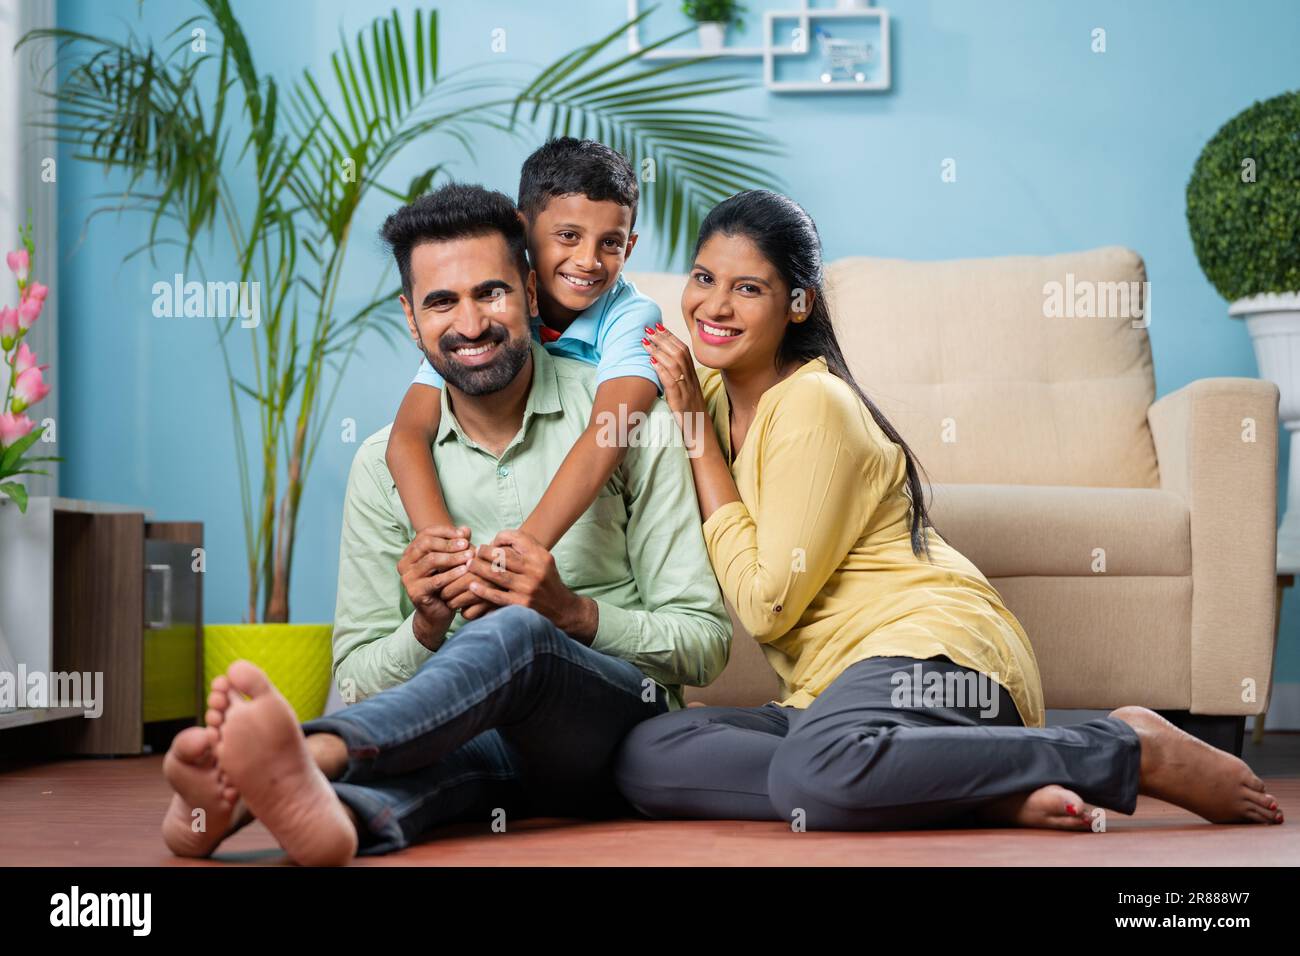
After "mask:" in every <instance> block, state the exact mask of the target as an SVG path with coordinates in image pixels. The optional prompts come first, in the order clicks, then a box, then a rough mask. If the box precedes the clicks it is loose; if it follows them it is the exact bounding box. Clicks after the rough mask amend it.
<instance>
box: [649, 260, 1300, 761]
mask: <svg viewBox="0 0 1300 956" xmlns="http://www.w3.org/2000/svg"><path fill="white" fill-rule="evenodd" d="M629 278H630V279H631V280H632V281H633V282H634V283H635V284H636V285H637V287H638V288H639V289H640V290H641V291H642V292H644V293H645V294H647V295H649V296H651V297H652V298H654V299H655V300H656V301H657V302H658V303H659V305H660V307H661V309H662V310H663V314H664V321H665V324H666V325H667V326H668V327H669V328H670V329H672V330H673V331H674V332H676V333H677V334H678V335H681V336H683V337H684V336H685V334H686V331H685V324H684V322H683V320H682V316H681V307H680V299H681V290H682V287H683V285H684V283H685V276H684V275H674V274H664V273H636V272H632V273H630V274H629ZM1145 282H1146V271H1145V267H1144V265H1143V262H1142V260H1141V258H1140V257H1139V256H1138V255H1137V254H1136V253H1134V252H1132V251H1130V250H1127V249H1122V248H1117V247H1108V248H1103V249H1096V250H1092V251H1089V252H1081V253H1072V254H1067V255H1058V256H1046V257H1014V258H1011V257H1009V258H997V259H971V260H960V261H950V262H907V261H901V260H891V259H869V258H850V259H841V260H839V261H837V262H834V263H832V264H831V265H829V266H828V268H827V283H828V299H829V302H830V306H831V310H832V315H833V316H834V320H835V324H836V328H837V329H838V331H839V335H840V338H841V342H842V343H843V346H844V350H845V353H846V354H847V356H848V359H849V362H850V364H851V365H852V367H853V370H854V372H855V374H856V375H857V376H858V381H859V382H860V383H861V385H862V386H863V388H864V389H865V390H866V392H867V394H868V395H870V396H871V397H872V399H873V400H874V401H875V402H876V403H877V404H878V405H879V407H880V408H881V410H882V411H883V412H884V413H885V415H886V416H888V418H889V419H890V421H892V422H893V423H894V425H895V426H896V427H897V428H898V430H899V432H900V433H901V434H902V435H903V437H904V438H906V439H907V441H908V443H909V444H910V445H911V446H912V448H913V450H914V451H915V452H916V453H917V455H918V457H919V458H920V461H921V464H922V466H923V467H924V468H925V470H926V471H927V473H928V474H929V477H930V480H931V482H932V487H933V503H932V505H931V515H932V519H933V521H934V525H935V527H936V529H937V530H938V531H939V533H940V534H942V535H943V536H944V538H945V539H946V540H947V541H948V542H949V543H951V544H952V545H953V546H954V547H955V548H957V549H958V550H959V551H961V552H962V553H963V554H965V555H966V556H967V557H969V558H970V559H971V560H972V561H973V562H974V563H975V564H976V565H977V566H978V567H979V568H980V569H981V570H982V571H983V572H984V574H985V575H986V576H987V577H988V578H989V580H990V581H991V582H992V584H993V586H994V587H995V588H997V589H998V591H999V593H1001V595H1002V597H1003V599H1004V600H1005V601H1006V603H1007V605H1008V607H1010V608H1011V610H1012V611H1013V612H1014V613H1015V614H1016V615H1017V617H1018V618H1019V619H1020V621H1021V622H1022V624H1023V625H1024V627H1025V630H1026V632H1027V633H1028V635H1029V637H1030V640H1031V641H1032V642H1033V646H1034V651H1035V653H1036V654H1037V657H1038V662H1039V667H1040V669H1041V672H1042V678H1043V691H1044V694H1045V697H1046V702H1047V706H1048V707H1051V708H1111V707H1115V706H1118V705H1121V704H1134V703H1136V704H1142V705H1145V706H1148V707H1151V708H1153V709H1157V710H1160V711H1161V712H1164V713H1166V714H1167V716H1169V717H1170V718H1171V719H1174V720H1175V721H1176V722H1179V723H1180V724H1182V725H1183V726H1185V727H1187V728H1188V729H1189V730H1191V731H1192V732H1194V733H1197V734H1198V735H1199V736H1201V737H1203V738H1204V739H1207V740H1210V742H1212V743H1215V744H1216V745H1217V746H1220V747H1223V748H1224V749H1227V750H1232V751H1234V752H1240V746H1241V732H1242V728H1243V726H1244V721H1245V715H1248V714H1258V713H1260V712H1261V711H1262V710H1264V708H1265V707H1266V705H1267V698H1268V694H1269V689H1270V683H1271V678H1272V664H1273V641H1274V626H1273V624H1274V601H1275V600H1276V598H1275V561H1276V558H1275V553H1276V551H1275V548H1276V501H1277V493H1276V480H1277V408H1278V389H1277V387H1276V386H1275V385H1273V384H1271V383H1269V382H1264V381H1261V380H1258V379H1251V378H1210V379H1202V380H1200V381H1196V382H1193V383H1191V384H1190V385H1187V386H1184V387H1183V388H1180V389H1178V390H1177V391H1174V392H1172V393H1170V394H1168V395H1166V396H1165V397H1163V398H1161V399H1160V400H1159V401H1153V400H1154V398H1155V379H1154V374H1153V369H1152V363H1151V346H1150V341H1149V339H1148V333H1147V325H1148V323H1149V322H1167V323H1169V324H1170V326H1175V325H1176V323H1177V322H1178V321H1179V319H1180V318H1181V317H1180V316H1178V315H1172V314H1168V313H1165V314H1163V315H1162V314H1161V313H1160V312H1159V311H1158V309H1159V307H1158V305H1157V308H1156V310H1155V311H1151V312H1149V314H1147V306H1148V304H1149V303H1150V301H1151V298H1150V295H1149V289H1148V287H1147V286H1146V285H1145ZM1126 298H1127V299H1128V301H1127V302H1126V301H1125V299H1126ZM1090 300H1091V301H1090ZM1156 301H1157V303H1158V301H1159V295H1158V293H1157V295H1156ZM1224 321H1225V322H1226V321H1227V320H1226V319H1224ZM1163 334H1165V335H1166V336H1168V337H1170V338H1173V339H1177V337H1178V336H1179V330H1178V329H1177V328H1176V327H1173V328H1168V329H1165V331H1164V333H1163ZM732 620H733V624H735V623H736V622H735V617H734V615H733V618H732ZM780 693H781V688H780V683H779V680H778V679H777V678H776V676H775V674H773V672H772V671H771V669H770V668H769V667H768V666H767V664H766V662H765V661H764V660H763V657H762V654H761V652H760V651H759V649H758V646H757V644H755V643H754V641H753V640H752V639H750V638H749V637H748V636H747V635H746V634H745V633H744V632H743V630H742V629H741V628H740V626H739V625H738V624H736V640H735V641H734V643H733V649H732V652H731V661H730V663H729V665H728V667H727V670H726V672H725V673H724V674H723V676H722V677H721V678H720V679H719V680H717V681H715V682H714V683H713V684H712V685H710V686H709V687H707V688H698V689H691V690H690V692H689V694H688V698H689V699H691V700H695V701H702V702H705V703H711V704H723V703H725V704H745V705H754V704H761V703H763V702H764V701H766V700H770V699H773V698H775V697H777V696H778V695H779V694H780Z"/></svg>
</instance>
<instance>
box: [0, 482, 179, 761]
mask: <svg viewBox="0 0 1300 956" xmlns="http://www.w3.org/2000/svg"><path fill="white" fill-rule="evenodd" d="M41 501H42V499H33V500H32V503H33V505H36V504H37V503H38V502H41ZM43 501H44V502H48V507H44V506H37V507H33V508H30V509H29V514H28V515H25V516H22V519H23V520H24V521H26V520H27V519H29V518H30V519H32V521H34V522H36V523H37V524H36V525H35V526H27V527H25V528H24V534H25V535H26V536H27V538H28V542H27V543H28V546H29V547H28V549H27V550H26V551H25V552H24V560H25V562H27V564H28V565H30V564H32V562H33V556H34V555H40V554H42V553H43V552H42V548H41V544H40V541H39V539H40V538H41V537H42V536H43V535H44V534H48V536H49V555H48V560H49V561H50V569H49V582H50V584H49V588H50V591H49V600H48V606H49V613H48V619H49V623H48V647H49V653H48V658H47V660H48V663H44V664H40V663H31V662H39V661H40V658H41V654H40V651H41V633H40V632H41V630H42V620H43V619H42V617H41V615H40V614H39V613H29V614H26V615H25V616H23V623H22V624H21V626H22V627H23V628H24V630H23V632H22V638H21V640H14V639H13V638H11V641H10V642H11V644H13V645H14V646H15V654H17V655H18V656H19V659H20V661H24V655H25V656H26V661H24V663H26V664H27V666H28V668H30V669H31V670H38V669H44V670H47V671H48V672H50V673H60V674H81V675H92V676H91V678H90V680H88V681H87V683H88V685H89V683H90V681H94V682H95V684H96V686H98V687H99V688H100V689H99V693H98V695H97V696H98V698H99V699H98V700H97V701H96V705H95V709H96V710H97V711H99V713H98V716H86V709H85V708H83V707H71V708H69V707H48V708H44V710H45V713H43V714H41V713H35V712H32V711H31V709H29V712H28V713H24V712H23V711H22V710H19V711H13V712H10V713H8V714H0V754H3V753H7V752H18V753H23V754H33V753H36V754H42V755H46V756H55V755H62V754H138V753H141V752H143V751H144V750H145V748H146V744H147V743H148V742H149V740H150V738H151V736H155V737H161V738H163V739H164V740H165V739H169V738H170V734H171V733H174V732H175V730H176V729H178V728H179V727H180V726H185V725H187V724H192V723H195V722H196V721H197V720H199V719H200V718H201V716H202V713H203V701H204V696H205V695H204V688H203V686H202V683H203V627H202V620H203V616H202V610H203V604H202V601H203V573H202V570H201V569H202V563H201V561H197V560H195V558H196V557H197V549H201V548H202V547H203V526H202V524H200V523H197V522H177V521H151V520H149V514H148V513H147V512H146V511H144V510H142V509H141V510H131V509H129V508H122V507H121V506H105V505H98V504H96V503H93V502H76V501H69V500H68V499H61V498H52V499H43ZM12 517H13V516H8V518H9V520H12ZM42 523H47V524H48V529H47V528H45V527H44V526H43V525H42ZM40 560H44V559H43V558H38V559H37V560H36V564H37V567H35V568H32V567H28V568H27V573H29V574H34V578H33V579H34V580H37V581H39V580H41V579H42V578H43V569H42V568H41V567H40V566H39V565H40ZM0 573H3V572H0ZM43 599H44V595H42V594H34V595H33V596H32V604H33V605H35V606H39V605H41V604H42V603H43ZM38 611H39V607H38ZM12 617H13V615H10V618H11V619H12ZM13 627H14V625H13V624H12V623H11V622H7V623H6V625H5V630H6V633H10V632H11V631H12V630H13ZM101 681H102V684H100V683H99V682H101ZM59 703H64V702H59ZM151 731H161V733H152V734H151Z"/></svg>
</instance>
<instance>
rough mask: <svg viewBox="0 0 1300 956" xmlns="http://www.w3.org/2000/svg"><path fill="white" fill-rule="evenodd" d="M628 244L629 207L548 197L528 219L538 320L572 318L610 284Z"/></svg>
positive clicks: (560, 323)
mask: <svg viewBox="0 0 1300 956" xmlns="http://www.w3.org/2000/svg"><path fill="white" fill-rule="evenodd" d="M634 245H636V234H635V233H634V232H632V210H631V209H630V208H629V207H627V206H623V205H620V204H619V203H617V202H614V201H613V200H600V201H596V200H591V199H588V198H587V197H586V196H584V195H582V194H581V193H573V194H570V195H568V196H557V197H555V198H554V199H552V200H551V201H550V202H548V203H547V204H546V205H545V207H543V208H542V210H541V211H540V212H538V213H537V215H536V216H535V217H534V218H533V220H532V221H531V222H530V223H529V224H528V257H529V259H530V260H531V261H532V264H533V268H534V269H535V270H536V272H537V298H538V305H539V307H540V309H541V315H542V319H543V321H544V322H546V324H547V325H550V326H551V327H552V328H556V329H563V328H564V327H565V326H567V325H568V324H569V323H570V322H572V321H573V320H574V319H575V318H577V316H578V314H579V313H580V312H582V311H583V310H585V309H587V308H588V307H589V306H590V305H591V304H592V303H593V302H595V301H596V300H597V299H598V298H600V297H601V295H603V294H604V293H605V292H606V291H608V290H609V288H610V287H611V286H613V284H614V282H615V280H617V279H618V274H619V273H620V272H621V271H622V269H623V264H624V263H625V262H626V261H627V257H628V255H629V254H630V253H631V252H632V247H633V246H634Z"/></svg>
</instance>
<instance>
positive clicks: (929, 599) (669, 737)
mask: <svg viewBox="0 0 1300 956" xmlns="http://www.w3.org/2000/svg"><path fill="white" fill-rule="evenodd" d="M682 311H683V314H684V316H685V319H686V323H687V327H688V328H689V329H690V334H691V343H692V346H693V350H694V357H695V359H696V360H697V361H698V362H699V363H700V364H701V365H702V366H705V367H706V368H705V370H703V375H702V378H701V376H700V374H698V373H697V370H696V367H695V363H694V362H692V360H691V352H690V351H689V350H688V349H687V347H686V345H685V344H684V343H683V342H681V341H680V340H679V339H677V338H676V337H675V336H673V335H672V334H671V333H669V332H666V331H664V330H663V328H662V326H661V327H659V328H658V329H656V330H647V336H646V338H645V339H644V340H643V343H644V345H645V347H646V348H647V349H648V350H649V351H650V353H651V357H652V359H653V360H654V362H655V364H656V365H657V367H658V368H659V369H660V373H659V374H660V378H661V379H662V381H663V383H664V388H665V399H666V400H667V402H668V404H669V405H670V407H671V408H672V410H673V412H674V413H675V414H676V415H677V417H678V421H679V423H682V424H683V429H682V430H683V434H685V435H687V436H691V440H692V441H693V442H698V447H695V448H693V449H692V452H693V455H692V458H691V462H692V468H693V469H694V477H695V486H696V491H697V494H698V496H699V503H700V514H701V517H702V519H703V521H704V536H705V541H706V543H707V545H708V549H709V555H710V558H711V559H712V563H713V567H714V571H715V573H716V574H717V577H718V580H719V582H720V584H721V585H722V590H723V593H724V594H726V596H727V598H728V599H729V600H730V602H731V604H732V606H733V607H734V608H735V610H736V613H737V615H738V616H739V618H740V620H741V623H742V624H743V625H744V626H745V628H746V630H748V631H749V633H750V634H751V635H752V636H753V637H754V638H755V639H756V640H758V641H759V642H760V643H761V644H762V645H763V650H764V652H765V654H766V656H767V659H768V661H769V662H770V663H771V665H772V667H773V668H774V669H775V670H776V672H777V673H778V674H779V675H780V677H781V678H782V680H783V681H784V683H785V689H786V690H785V692H786V695H787V696H786V698H785V699H784V700H783V701H781V702H779V703H778V702H776V701H772V702H769V703H767V704H764V705H763V706H762V707H691V708H687V709H685V710H679V711H675V712H673V713H670V714H664V715H662V716H659V717H655V718H652V719H650V720H648V721H645V722H643V723H641V724H639V725H638V726H637V727H636V728H634V729H633V731H632V732H631V734H629V736H628V737H627V739H626V740H625V742H624V743H623V745H622V748H621V749H620V753H619V756H618V760H617V764H616V771H617V778H618V781H619V786H620V789H621V790H622V792H623V794H624V796H625V797H626V798H627V799H628V800H629V802H631V803H632V805H633V806H635V807H636V808H637V809H639V810H640V811H641V812H643V813H645V814H646V815H648V816H652V817H695V818H733V819H734V818H740V819H777V820H785V821H788V822H791V823H792V824H794V825H796V826H802V827H805V828H808V829H814V828H815V829H878V828H891V829H893V828H912V827H920V826H934V825H945V826H960V825H971V824H975V825H990V824H992V825H998V824H1005V825H1020V826H1035V827H1051V828H1059V829H1069V830H1089V829H1092V828H1093V819H1094V816H1095V810H1094V807H1095V806H1100V807H1105V808H1108V809H1112V810H1117V811H1119V812H1121V813H1126V814H1127V813H1132V812H1133V810H1134V809H1135V807H1136V804H1137V795H1138V794H1139V793H1144V794H1149V795H1151V796H1155V797H1159V798H1161V799H1164V800H1168V801H1170V802H1173V803H1176V804H1178V805H1180V806H1182V807H1185V808H1187V809H1189V810H1192V811H1194V812H1196V813H1198V814H1200V815H1201V816H1203V817H1205V818H1206V819H1209V820H1212V821H1214V822H1222V823H1248V822H1254V823H1270V822H1272V823H1280V822H1281V821H1282V813H1281V811H1280V810H1279V809H1278V806H1277V801H1276V800H1274V799H1273V797H1272V796H1271V795H1269V794H1268V793H1265V792H1264V785H1263V782H1262V781H1261V780H1260V779H1259V778H1258V777H1256V776H1255V775H1254V774H1253V773H1252V772H1251V770H1250V768H1249V767H1247V766H1246V764H1245V763H1244V762H1242V761H1241V760H1239V759H1238V758H1236V757H1234V756H1231V755H1230V754H1227V753H1225V752H1223V751H1221V750H1217V749H1215V748H1213V747H1210V746H1209V745H1208V744H1205V743H1203V742H1201V741H1199V740H1197V739H1195V738H1193V737H1191V736H1190V735H1188V734H1186V733H1184V732H1183V731H1181V730H1179V729H1178V728H1176V727H1174V726H1173V725H1172V724H1170V723H1169V722H1168V721H1166V720H1164V719H1163V718H1161V717H1160V716H1158V715H1157V714H1155V713H1153V712H1152V711H1150V710H1147V709H1145V708H1141V707H1121V708H1120V709H1118V710H1116V711H1114V712H1112V713H1111V714H1110V715H1109V716H1108V717H1105V718H1102V719H1097V720H1090V721H1087V722H1085V723H1081V724H1077V725H1075V726H1071V727H1057V728H1045V727H1044V719H1043V694H1042V688H1041V685H1040V682H1039V674H1038V665H1037V661H1036V660H1035V658H1034V652H1033V649H1032V648H1031V647H1030V644H1029V640H1028V638H1027V637H1026V636H1025V633H1024V631H1023V629H1022V628H1021V626H1020V624H1019V623H1018V622H1017V620H1016V618H1015V616H1014V615H1012V613H1011V612H1010V611H1009V610H1007V608H1006V607H1005V606H1004V605H1003V603H1002V600H1001V598H1000V597H999V595H998V593H997V591H996V590H994V589H993V587H992V586H991V585H990V584H989V582H988V581H987V579H985V577H984V576H983V575H982V574H981V573H980V572H979V570H978V569H976V567H975V566H974V565H973V564H971V563H970V561H968V560H967V559H966V558H965V557H963V556H962V555H961V554H959V553H958V552H957V551H955V550H954V549H953V548H952V547H950V546H949V545H948V544H947V542H945V541H944V540H943V538H942V537H940V536H939V534H938V533H937V532H936V531H935V529H934V528H933V527H931V526H930V525H929V521H928V516H927V512H926V507H925V502H924V496H923V494H922V487H921V480H920V474H919V472H920V469H919V466H918V464H917V461H916V458H915V456H914V455H913V454H912V452H911V450H910V449H909V448H908V446H907V444H906V442H904V441H903V439H902V438H900V437H899V435H898V433H897V432H896V431H895V430H894V429H893V427H892V426H891V425H890V424H889V422H888V421H887V420H886V419H885V417H884V415H882V414H881V412H880V411H879V409H877V408H876V407H875V405H874V404H873V403H872V402H871V401H870V399H868V398H867V396H866V395H865V394H864V393H863V391H862V389H861V388H859V386H858V385H857V383H856V382H855V381H854V379H853V376H852V374H851V373H850V372H849V369H848V366H847V364H846V362H845V360H844V355H843V353H842V351H841V349H840V346H839V343H838V342H837V340H836V337H835V332H834V329H833V328H832V325H831V317H830V312H829V310H828V308H827V303H826V297H825V293H824V290H823V285H822V258H821V244H820V239H819V237H818V234H817V229H816V226H815V225H814V224H813V222H812V220H811V219H810V218H809V216H808V214H807V213H806V212H804V210H803V209H802V208H800V207H799V206H798V205H797V204H796V203H794V202H793V201H791V200H790V199H787V198H786V197H784V196H780V195H778V194H776V193H772V192H768V191H766V190H753V191H749V192H744V193H740V194H738V195H735V196H733V197H731V198H730V199H728V200H726V201H724V202H723V203H721V204H720V205H718V206H717V207H716V208H714V209H713V211H712V212H710V213H709V215H708V217H707V218H706V219H705V221H704V223H703V225H702V226H701V230H700V236H699V239H698V241H697V243H696V247H695V264H694V266H693V268H692V270H691V274H690V276H689V278H688V279H687V284H686V289H685V291H684V292H683V293H682ZM705 414H708V415H710V416H711V418H712V422H713V425H714V427H713V428H712V429H710V428H688V427H686V425H687V422H686V418H687V416H693V417H692V419H691V423H698V422H701V421H705V419H704V417H703V416H704V415H705Z"/></svg>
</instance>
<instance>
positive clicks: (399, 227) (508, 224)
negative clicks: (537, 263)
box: [379, 183, 529, 299]
mask: <svg viewBox="0 0 1300 956" xmlns="http://www.w3.org/2000/svg"><path fill="white" fill-rule="evenodd" d="M494 232H495V233H498V234H500V236H501V238H503V239H504V240H505V241H506V245H507V246H509V248H510V258H512V259H513V260H514V262H515V265H516V266H517V267H518V269H519V277H520V279H522V280H524V281H525V282H527V281H528V271H529V266H528V240H527V237H526V236H525V234H524V224H523V223H522V222H520V221H519V216H518V214H517V212H516V211H515V204H514V203H512V202H511V201H510V197H509V196H507V195H505V194H504V193H499V192H497V191H496V190H493V189H485V188H484V187H482V186H477V185H473V184H470V183H449V184H447V185H446V186H442V187H440V188H438V189H435V190H434V191H433V192H431V193H425V194H424V195H423V196H421V197H420V198H419V199H417V200H415V202H413V203H411V204H410V205H409V206H403V207H402V208H401V209H399V210H397V212H395V213H393V214H392V215H391V216H389V217H388V218H387V219H385V220H384V225H383V226H382V228H380V230H379V234H380V236H382V237H383V240H384V242H385V243H387V245H388V248H389V249H390V250H391V251H392V253H393V258H394V259H396V260H397V270H398V272H400V273H401V274H402V293H403V294H404V295H405V296H406V297H407V299H410V298H411V250H412V249H414V248H415V247H416V246H418V245H419V244H420V243H422V242H445V241H447V240H450V239H472V238H476V237H478V236H486V235H491V234H492V233H494Z"/></svg>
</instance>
